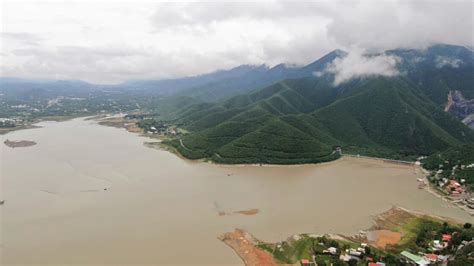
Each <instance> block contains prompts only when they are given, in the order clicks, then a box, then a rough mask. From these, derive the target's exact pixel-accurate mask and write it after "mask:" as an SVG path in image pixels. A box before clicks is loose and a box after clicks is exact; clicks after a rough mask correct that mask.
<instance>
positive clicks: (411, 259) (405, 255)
mask: <svg viewBox="0 0 474 266" xmlns="http://www.w3.org/2000/svg"><path fill="white" fill-rule="evenodd" d="M400 255H401V256H402V260H403V261H404V262H405V263H408V264H411V265H430V262H429V261H427V260H425V259H424V258H422V257H420V256H418V255H415V254H413V253H411V252H408V251H406V250H404V251H402V253H400Z"/></svg>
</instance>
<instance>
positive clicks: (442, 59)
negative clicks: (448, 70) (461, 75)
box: [436, 56, 463, 68]
mask: <svg viewBox="0 0 474 266" xmlns="http://www.w3.org/2000/svg"><path fill="white" fill-rule="evenodd" d="M462 63H463V62H462V60H461V59H458V58H451V57H447V56H438V57H436V67H437V68H442V67H445V66H449V67H452V68H458V67H460V66H461V64H462Z"/></svg>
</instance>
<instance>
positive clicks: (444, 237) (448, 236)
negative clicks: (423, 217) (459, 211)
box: [441, 234, 452, 242]
mask: <svg viewBox="0 0 474 266" xmlns="http://www.w3.org/2000/svg"><path fill="white" fill-rule="evenodd" d="M441 237H442V240H443V241H445V242H449V241H451V237H452V236H451V235H450V234H443V235H442V236H441Z"/></svg>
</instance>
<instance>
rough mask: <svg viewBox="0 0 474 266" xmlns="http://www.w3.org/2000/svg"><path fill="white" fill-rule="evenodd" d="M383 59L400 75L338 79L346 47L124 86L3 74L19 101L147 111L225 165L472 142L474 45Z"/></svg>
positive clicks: (398, 52)
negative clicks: (307, 58) (295, 60)
mask: <svg viewBox="0 0 474 266" xmlns="http://www.w3.org/2000/svg"><path fill="white" fill-rule="evenodd" d="M379 55H384V56H391V57H394V58H396V59H397V60H396V69H397V72H398V73H397V75H389V76H386V75H379V74H374V75H359V76H355V77H353V78H352V79H350V80H347V81H345V82H342V83H340V84H339V83H336V82H335V78H336V75H337V73H334V72H331V71H327V69H328V67H329V66H331V64H333V63H334V62H340V61H341V60H344V59H345V58H346V57H347V56H348V53H346V52H344V51H341V50H334V51H332V52H330V53H328V54H326V55H325V56H323V57H321V58H320V59H318V60H316V61H314V62H312V63H310V64H308V65H306V66H302V67H297V66H289V65H286V64H280V65H277V66H274V67H272V68H270V67H268V66H265V65H260V66H251V65H242V66H239V67H236V68H233V69H230V70H222V71H217V72H213V73H209V74H204V75H199V76H194V77H185V78H178V79H167V80H136V81H128V82H124V83H122V84H118V85H96V84H90V83H86V82H82V81H47V80H46V81H44V80H43V81H32V80H21V79H11V78H2V79H1V80H0V82H1V84H2V86H1V88H0V93H3V94H4V95H7V96H8V97H13V96H18V95H20V96H21V95H22V97H23V98H22V97H16V98H14V99H15V100H16V101H19V100H21V99H24V98H28V99H29V100H32V99H33V98H34V96H35V95H36V96H38V97H40V96H41V97H45V98H46V99H49V98H50V97H55V96H60V95H63V96H64V95H65V94H66V95H67V96H68V97H84V98H85V99H93V102H94V103H95V104H96V103H98V102H101V101H102V102H107V103H108V102H111V101H112V102H120V103H123V104H122V105H120V106H119V107H117V106H114V108H113V109H111V110H114V111H116V110H119V111H127V112H130V111H148V112H150V113H154V114H157V117H156V119H160V120H166V121H168V122H171V123H173V124H175V125H177V126H179V127H181V128H184V129H186V130H187V131H189V133H188V134H186V135H183V136H182V137H180V138H177V139H174V140H170V141H168V142H166V143H167V144H169V145H172V146H173V147H175V148H176V149H177V150H178V151H179V152H180V153H181V154H182V155H184V156H185V157H188V158H192V159H199V158H208V159H211V160H213V161H216V162H223V163H309V162H321V161H328V160H332V159H335V158H337V157H338V156H339V153H338V152H335V148H336V147H338V148H342V151H343V153H351V154H363V155H370V156H378V157H386V158H395V159H414V158H416V157H417V156H420V155H429V154H432V153H435V152H439V151H443V150H445V149H448V148H450V147H454V146H457V145H461V144H465V143H471V142H474V131H473V130H471V129H470V128H469V127H467V126H466V125H473V124H474V123H473V122H472V121H474V117H473V110H474V108H473V106H474V103H473V100H472V99H474V86H473V84H474V52H473V50H472V49H470V48H466V47H462V46H455V45H445V44H439V45H433V46H431V47H429V48H426V49H422V50H420V49H395V50H389V51H385V52H384V53H372V54H366V55H364V56H365V57H367V58H369V59H370V58H371V57H376V56H379ZM20 92H21V93H20ZM31 92H34V93H31ZM15 93H16V94H15ZM12 95H13V96H12ZM32 97H33V98H32ZM132 99H133V101H132ZM19 103H21V102H19ZM17 104H18V103H17ZM107 106H109V104H102V105H101V108H104V109H105V110H107V109H106V108H107ZM90 108H92V106H90ZM462 121H463V122H464V123H465V124H466V125H464V124H463V123H462Z"/></svg>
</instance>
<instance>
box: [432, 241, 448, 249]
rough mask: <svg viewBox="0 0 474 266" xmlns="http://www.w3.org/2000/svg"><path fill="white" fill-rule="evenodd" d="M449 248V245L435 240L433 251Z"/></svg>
mask: <svg viewBox="0 0 474 266" xmlns="http://www.w3.org/2000/svg"><path fill="white" fill-rule="evenodd" d="M447 246H448V243H446V242H443V243H441V242H440V241H439V240H433V247H432V250H442V249H444V248H445V247H447Z"/></svg>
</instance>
